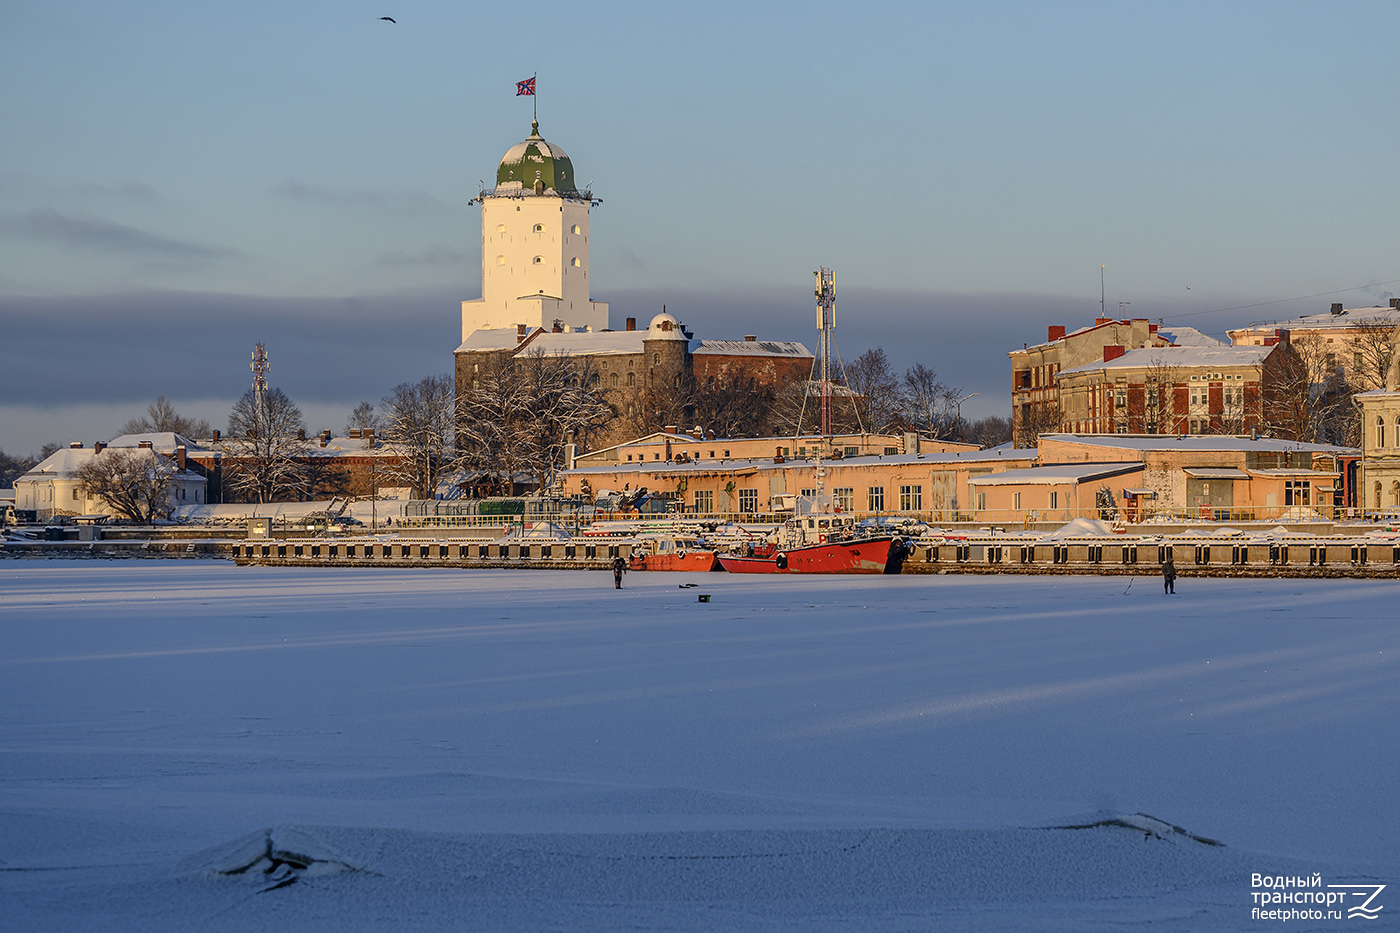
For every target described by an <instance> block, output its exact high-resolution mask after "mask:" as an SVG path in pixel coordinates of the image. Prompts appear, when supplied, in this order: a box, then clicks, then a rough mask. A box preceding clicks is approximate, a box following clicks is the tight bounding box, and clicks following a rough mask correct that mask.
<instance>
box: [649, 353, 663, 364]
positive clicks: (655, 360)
mask: <svg viewBox="0 0 1400 933" xmlns="http://www.w3.org/2000/svg"><path fill="white" fill-rule="evenodd" d="M651 365H653V366H660V365H661V354H660V353H653V354H652V355H651Z"/></svg>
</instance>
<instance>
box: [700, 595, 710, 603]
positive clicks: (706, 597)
mask: <svg viewBox="0 0 1400 933" xmlns="http://www.w3.org/2000/svg"><path fill="white" fill-rule="evenodd" d="M699 595H700V602H702V603H707V602H709V601H710V594H709V593H701V594H699Z"/></svg>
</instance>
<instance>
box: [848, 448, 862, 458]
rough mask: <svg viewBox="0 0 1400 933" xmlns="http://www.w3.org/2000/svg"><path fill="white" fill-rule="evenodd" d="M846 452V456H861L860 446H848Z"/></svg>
mask: <svg viewBox="0 0 1400 933" xmlns="http://www.w3.org/2000/svg"><path fill="white" fill-rule="evenodd" d="M844 452H845V454H846V456H848V457H859V456H860V448H859V447H847V448H846V449H845V451H844Z"/></svg>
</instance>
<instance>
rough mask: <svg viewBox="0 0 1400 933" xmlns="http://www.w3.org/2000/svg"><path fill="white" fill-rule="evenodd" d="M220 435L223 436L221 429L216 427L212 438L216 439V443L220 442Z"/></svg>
mask: <svg viewBox="0 0 1400 933" xmlns="http://www.w3.org/2000/svg"><path fill="white" fill-rule="evenodd" d="M220 437H221V435H220V434H219V429H218V428H215V429H214V437H213V438H212V440H213V441H214V443H216V444H217V443H219V438H220Z"/></svg>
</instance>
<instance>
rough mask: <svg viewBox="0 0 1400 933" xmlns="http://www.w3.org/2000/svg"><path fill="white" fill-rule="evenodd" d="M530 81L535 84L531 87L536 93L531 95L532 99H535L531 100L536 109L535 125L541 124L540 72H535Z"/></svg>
mask: <svg viewBox="0 0 1400 933" xmlns="http://www.w3.org/2000/svg"><path fill="white" fill-rule="evenodd" d="M530 80H531V81H532V82H533V83H532V84H531V85H530V87H531V88H533V89H534V92H533V93H532V94H531V95H530V97H531V98H533V100H531V101H530V103H531V105H532V106H533V107H534V108H535V123H539V122H540V85H539V80H540V73H539V72H538V71H537V72H535V73H534V75H533V76H531V78H530Z"/></svg>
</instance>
